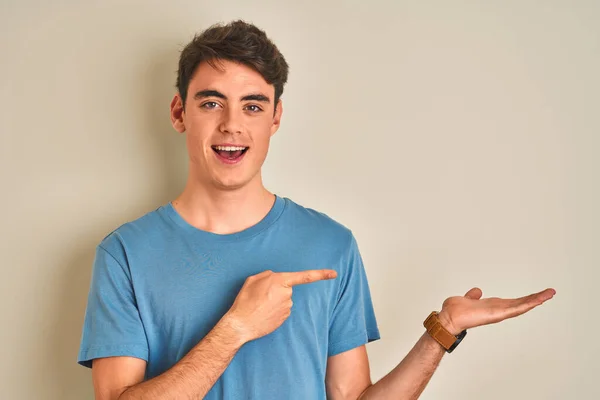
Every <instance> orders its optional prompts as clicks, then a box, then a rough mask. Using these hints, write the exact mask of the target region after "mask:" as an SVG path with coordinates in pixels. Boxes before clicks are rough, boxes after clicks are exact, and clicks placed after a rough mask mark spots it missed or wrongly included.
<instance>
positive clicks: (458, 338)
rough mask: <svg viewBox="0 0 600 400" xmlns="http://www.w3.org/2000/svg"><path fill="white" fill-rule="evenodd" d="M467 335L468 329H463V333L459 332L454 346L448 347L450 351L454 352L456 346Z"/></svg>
mask: <svg viewBox="0 0 600 400" xmlns="http://www.w3.org/2000/svg"><path fill="white" fill-rule="evenodd" d="M465 336H467V330H466V329H465V330H464V331H462V332H461V333H459V334H458V335H456V341H455V342H454V343H453V344H452V346H450V348H449V349H448V353H452V352H453V351H454V349H455V348H456V346H458V345H459V344H460V342H462V340H463V339H464V338H465Z"/></svg>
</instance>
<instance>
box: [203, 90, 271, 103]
mask: <svg viewBox="0 0 600 400" xmlns="http://www.w3.org/2000/svg"><path fill="white" fill-rule="evenodd" d="M206 97H218V98H220V99H223V100H227V96H225V95H224V94H223V93H221V92H219V91H218V90H213V89H205V90H200V91H199V92H197V93H196V94H195V95H194V99H195V100H199V99H203V98H206ZM240 100H241V101H260V102H262V103H270V102H271V99H269V97H268V96H265V95H264V94H262V93H251V94H247V95H245V96H242V97H241V98H240Z"/></svg>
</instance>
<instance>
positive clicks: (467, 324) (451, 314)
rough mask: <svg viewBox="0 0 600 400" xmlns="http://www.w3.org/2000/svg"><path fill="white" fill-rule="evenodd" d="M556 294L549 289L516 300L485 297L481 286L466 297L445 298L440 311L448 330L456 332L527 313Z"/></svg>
mask: <svg viewBox="0 0 600 400" xmlns="http://www.w3.org/2000/svg"><path fill="white" fill-rule="evenodd" d="M555 294H556V291H555V290H554V289H546V290H543V291H541V292H539V293H534V294H530V295H529V296H524V297H520V298H517V299H501V298H498V297H488V298H485V299H482V298H481V296H482V295H483V293H482V291H481V289H479V288H473V289H471V290H469V291H468V292H467V293H466V294H465V295H464V296H454V297H449V298H448V299H446V301H444V304H443V306H442V310H441V311H440V319H441V320H443V321H444V326H446V329H448V330H449V331H450V332H451V333H453V334H455V335H456V334H458V333H460V332H461V331H463V330H464V329H469V328H474V327H476V326H481V325H488V324H493V323H496V322H500V321H503V320H505V319H508V318H513V317H516V316H519V315H521V314H524V313H526V312H527V311H529V310H531V309H532V308H535V307H537V306H539V305H540V304H542V303H544V302H545V301H547V300H549V299H551V298H552V297H553V296H554V295H555Z"/></svg>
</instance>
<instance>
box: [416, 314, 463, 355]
mask: <svg viewBox="0 0 600 400" xmlns="http://www.w3.org/2000/svg"><path fill="white" fill-rule="evenodd" d="M423 325H424V326H425V329H427V332H428V333H429V335H430V336H431V337H432V338H434V339H435V340H436V341H437V342H438V343H439V344H440V345H441V346H442V347H443V348H444V349H446V350H449V349H450V347H452V345H453V344H454V342H456V340H457V339H456V336H454V335H453V334H451V333H450V332H448V331H447V330H446V328H444V327H443V326H442V323H441V322H440V320H439V318H438V313H437V312H435V311H433V312H432V313H431V314H429V316H428V317H427V319H426V320H425V322H423Z"/></svg>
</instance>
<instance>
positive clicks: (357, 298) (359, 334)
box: [327, 234, 380, 356]
mask: <svg viewBox="0 0 600 400" xmlns="http://www.w3.org/2000/svg"><path fill="white" fill-rule="evenodd" d="M342 262H343V265H342V266H341V268H342V269H343V270H342V271H343V274H342V276H341V277H340V278H341V280H340V286H339V289H338V290H339V292H338V298H337V304H336V305H335V307H334V309H333V315H332V317H331V322H330V325H329V346H328V351H327V354H328V356H333V355H336V354H339V353H343V352H345V351H348V350H351V349H353V348H355V347H358V346H361V345H364V344H367V343H369V342H372V341H374V340H377V339H380V335H379V328H378V326H377V320H376V318H375V311H374V309H373V303H372V300H371V292H370V290H369V283H368V281H367V274H366V271H365V268H364V265H363V260H362V257H361V255H360V251H359V250H358V245H357V243H356V239H355V238H354V235H352V234H351V238H350V245H349V248H348V250H347V253H346V255H345V257H344V259H343V260H342Z"/></svg>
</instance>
